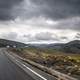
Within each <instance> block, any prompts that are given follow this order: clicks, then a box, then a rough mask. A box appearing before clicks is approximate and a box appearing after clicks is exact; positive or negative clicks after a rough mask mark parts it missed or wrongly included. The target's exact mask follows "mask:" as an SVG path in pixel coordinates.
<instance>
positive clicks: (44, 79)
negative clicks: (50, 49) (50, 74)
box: [8, 54, 47, 80]
mask: <svg viewBox="0 0 80 80" xmlns="http://www.w3.org/2000/svg"><path fill="white" fill-rule="evenodd" d="M8 55H9V54H8ZM9 56H11V57H12V58H13V59H15V58H14V57H13V56H12V55H9ZM16 62H18V63H20V61H18V60H16ZM20 64H21V65H22V66H24V67H25V68H27V69H28V70H29V71H31V72H32V73H34V74H35V75H37V76H38V77H40V78H41V79H43V80H47V79H46V78H44V77H43V76H42V75H40V74H38V73H37V72H35V71H34V70H32V69H30V68H29V67H27V66H26V65H24V64H22V63H20Z"/></svg>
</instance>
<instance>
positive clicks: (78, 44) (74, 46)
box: [29, 40, 80, 53]
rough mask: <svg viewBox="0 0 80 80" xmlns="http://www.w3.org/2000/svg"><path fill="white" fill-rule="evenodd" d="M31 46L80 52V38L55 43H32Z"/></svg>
mask: <svg viewBox="0 0 80 80" xmlns="http://www.w3.org/2000/svg"><path fill="white" fill-rule="evenodd" d="M29 47H35V48H40V49H48V48H51V49H56V50H59V51H63V52H66V53H80V40H74V41H71V42H68V43H54V44H30V45H29Z"/></svg>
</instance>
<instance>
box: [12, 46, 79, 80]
mask: <svg viewBox="0 0 80 80" xmlns="http://www.w3.org/2000/svg"><path fill="white" fill-rule="evenodd" d="M12 51H14V52H16V53H17V54H18V55H20V56H22V57H24V58H27V59H30V60H32V61H34V62H36V63H39V64H41V65H44V66H47V67H49V68H53V69H55V70H58V71H60V72H63V73H65V74H68V75H71V76H74V77H78V78H79V79H80V54H72V53H68V54H67V53H64V52H61V51H59V50H56V49H52V48H51V49H39V48H34V47H28V48H21V49H20V48H18V49H12Z"/></svg>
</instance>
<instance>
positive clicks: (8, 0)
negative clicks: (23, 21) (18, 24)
mask: <svg viewBox="0 0 80 80" xmlns="http://www.w3.org/2000/svg"><path fill="white" fill-rule="evenodd" d="M21 1H22V0H0V20H10V19H14V17H13V15H12V14H11V13H12V12H11V11H12V8H13V6H15V5H18V4H19V3H20V2H21Z"/></svg>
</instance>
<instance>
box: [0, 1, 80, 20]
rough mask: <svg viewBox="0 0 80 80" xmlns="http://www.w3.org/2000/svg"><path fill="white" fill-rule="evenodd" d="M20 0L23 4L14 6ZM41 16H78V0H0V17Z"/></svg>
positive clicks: (79, 12) (79, 14)
mask: <svg viewBox="0 0 80 80" xmlns="http://www.w3.org/2000/svg"><path fill="white" fill-rule="evenodd" d="M20 2H22V3H23V4H22V5H20V6H18V7H17V8H14V10H13V11H12V8H13V7H14V6H15V5H18V4H19V3H20ZM17 16H19V17H21V18H32V17H38V16H42V17H45V18H50V19H53V20H59V19H64V18H70V17H75V16H80V0H0V19H1V20H9V19H14V18H16V17H17Z"/></svg>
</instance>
